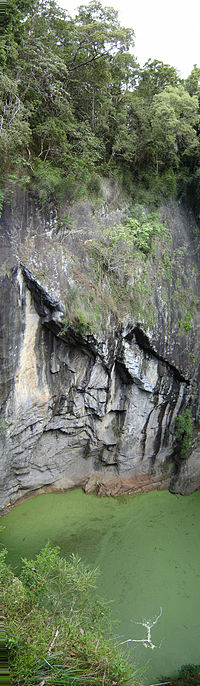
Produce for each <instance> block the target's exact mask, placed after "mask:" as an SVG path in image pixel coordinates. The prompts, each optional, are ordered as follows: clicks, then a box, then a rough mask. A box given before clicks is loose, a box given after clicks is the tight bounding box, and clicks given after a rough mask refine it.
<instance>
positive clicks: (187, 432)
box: [174, 408, 193, 454]
mask: <svg viewBox="0 0 200 686" xmlns="http://www.w3.org/2000/svg"><path fill="white" fill-rule="evenodd" d="M174 423H175V432H174V433H175V437H176V439H177V442H178V444H179V446H180V452H181V453H182V454H185V453H186V452H187V450H189V447H190V444H191V440H192V436H193V419H192V413H191V410H190V409H189V408H187V409H186V410H185V411H184V412H183V414H179V415H178V416H177V417H176V419H175V422H174Z"/></svg>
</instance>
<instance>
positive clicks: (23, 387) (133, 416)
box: [0, 196, 200, 511]
mask: <svg viewBox="0 0 200 686" xmlns="http://www.w3.org/2000/svg"><path fill="white" fill-rule="evenodd" d="M125 211H126V208H125V207H124V206H123V207H121V210H116V209H115V210H113V209H112V210H111V209H109V210H108V209H107V207H106V209H105V205H104V214H103V216H102V209H101V212H98V215H96V216H95V217H94V215H93V214H92V212H91V208H89V209H88V207H87V211H86V206H83V205H82V210H81V207H80V206H79V207H78V208H76V223H75V229H74V235H73V232H69V235H66V234H65V233H64V235H63V229H62V226H61V228H60V230H58V222H57V221H56V220H55V217H52V215H51V216H50V217H49V218H47V217H43V216H42V215H41V213H39V211H38V210H37V209H36V208H35V207H34V205H33V204H31V202H30V201H29V200H27V199H26V198H23V197H22V196H21V197H20V198H19V199H18V201H16V202H15V204H13V205H12V206H11V207H10V208H7V209H6V210H5V212H4V214H3V216H2V220H1V241H2V268H1V334H0V361H1V370H2V371H1V380H0V401H1V423H0V444H1V460H0V474H1V486H2V488H1V499H0V506H1V510H2V511H3V509H5V508H6V507H8V506H10V505H12V504H13V503H15V502H16V501H17V500H18V499H19V498H21V497H23V496H24V495H26V494H29V493H31V492H33V491H38V490H39V492H42V491H44V490H48V489H49V488H50V489H51V490H52V489H58V490H60V489H66V488H71V487H73V486H78V485H82V486H83V487H84V488H85V490H86V491H87V492H88V491H90V490H94V489H96V490H97V491H98V493H99V494H100V495H106V494H112V495H115V494H118V493H122V492H133V491H134V490H137V491H138V490H142V491H144V490H149V489H151V488H156V487H158V488H170V489H171V490H172V491H174V492H180V493H190V492H191V491H192V490H195V489H197V488H198V487H199V485H200V451H199V449H198V448H197V447H195V445H192V447H191V450H190V451H189V452H188V454H187V456H185V457H184V459H183V456H181V457H180V454H178V452H177V448H176V443H175V442H174V419H175V417H176V415H177V413H178V412H179V410H180V409H181V408H182V407H183V406H184V403H185V402H186V401H187V402H189V403H190V406H191V408H193V410H194V414H195V413H196V414H197V412H198V392H197V386H198V337H197V327H198V311H197V307H196V305H197V294H198V283H197V267H196V265H197V257H198V254H197V252H196V251H194V249H193V247H192V246H193V243H192V238H191V230H190V220H189V218H188V216H187V215H186V213H184V212H183V210H181V209H180V208H178V207H177V206H175V205H174V206H173V207H172V206H171V208H168V209H167V210H166V211H168V213H169V214H170V213H171V230H172V234H173V237H174V238H173V240H174V241H176V249H177V250H179V254H180V255H181V252H180V247H181V245H182V246H183V245H184V246H186V248H185V247H184V265H185V266H184V273H186V274H188V279H190V283H189V286H188V288H190V290H191V292H192V293H193V295H195V298H196V301H195V307H196V309H195V312H194V307H193V310H191V313H192V314H194V316H193V321H192V325H191V327H190V329H189V331H186V329H187V326H185V329H184V332H182V331H181V330H180V332H179V336H178V334H177V331H178V329H177V328H176V327H177V326H178V324H177V319H179V322H180V318H181V314H180V312H178V315H177V312H176V310H177V304H175V305H174V300H173V293H172V291H173V283H172V282H171V281H170V283H168V284H167V285H168V288H169V291H170V294H171V301H170V304H169V298H168V300H167V299H166V301H164V299H163V291H162V289H161V285H160V282H159V279H158V274H155V273H154V282H153V286H152V298H153V301H154V306H155V309H156V317H155V322H154V324H152V325H150V324H149V322H148V317H147V321H146V324H145V320H143V321H141V320H139V319H138V318H136V317H134V316H133V315H131V314H129V313H127V312H125V313H124V315H123V317H122V316H121V317H119V316H117V311H115V312H111V311H110V312H109V313H107V315H106V321H105V320H104V324H102V326H99V324H98V327H96V329H97V330H96V331H95V325H93V331H92V330H90V331H89V332H87V331H86V327H83V326H81V323H80V314H79V326H77V325H76V320H74V321H75V323H73V321H71V320H70V317H67V318H66V314H64V305H63V293H64V294H65V295H66V293H67V292H69V294H70V293H71V290H70V289H72V286H73V285H74V282H75V277H74V276H73V275H72V267H71V264H72V258H73V259H76V260H77V259H78V257H77V255H78V256H79V259H81V260H82V263H83V265H85V264H86V268H85V272H84V267H83V270H82V272H81V271H80V272H79V273H80V274H81V278H82V279H83V274H85V277H84V278H85V280H86V289H87V288H89V285H88V284H89V276H88V274H89V271H90V263H89V258H88V254H87V255H86V257H85V251H86V249H87V247H88V245H87V244H88V242H90V241H92V240H93V238H91V236H92V237H93V236H94V231H95V230H96V232H97V234H98V235H99V233H98V232H100V231H101V230H102V225H103V226H105V224H106V225H109V224H110V223H112V222H115V223H116V222H117V220H118V221H119V215H120V217H121V216H123V215H124V212H125ZM84 213H85V214H84ZM80 216H81V220H80ZM80 221H81V226H80ZM97 234H96V235H97ZM177 237H178V238H177ZM177 240H178V243H177ZM177 245H178V248H177ZM72 248H73V251H72ZM158 252H159V249H158ZM182 255H183V251H182ZM74 256H75V257H74ZM22 257H23V258H24V259H23V264H22ZM25 258H26V259H25ZM155 259H156V258H155V255H154V261H155ZM20 260H21V264H20ZM25 262H26V266H25V264H24V263H25ZM152 264H153V263H151V265H150V266H149V271H150V269H151V270H153V266H152ZM180 264H181V269H182V263H181V259H180ZM44 265H45V270H46V273H45V275H44V274H43V283H42V278H41V268H42V266H44ZM88 265H89V266H88ZM176 270H178V263H177V265H176ZM39 272H40V273H39ZM91 278H92V277H91V275H90V279H91ZM165 280H166V279H165ZM90 284H91V289H92V281H90ZM165 287H166V284H165ZM67 288H68V291H67ZM163 288H164V287H163ZM183 298H184V289H183ZM185 299H186V294H185ZM170 307H171V309H170ZM191 307H192V306H191ZM184 311H185V310H184ZM184 321H186V323H187V318H186V320H184ZM179 328H180V329H181V327H179Z"/></svg>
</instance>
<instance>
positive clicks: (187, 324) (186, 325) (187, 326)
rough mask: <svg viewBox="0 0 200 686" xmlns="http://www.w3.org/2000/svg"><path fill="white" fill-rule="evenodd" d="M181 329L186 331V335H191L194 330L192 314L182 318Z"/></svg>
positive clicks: (187, 313) (189, 313)
mask: <svg viewBox="0 0 200 686" xmlns="http://www.w3.org/2000/svg"><path fill="white" fill-rule="evenodd" d="M179 327H180V329H182V330H183V329H184V331H185V332H186V333H189V331H191V328H192V315H191V312H186V314H185V316H184V317H182V318H181V319H180V321H179Z"/></svg>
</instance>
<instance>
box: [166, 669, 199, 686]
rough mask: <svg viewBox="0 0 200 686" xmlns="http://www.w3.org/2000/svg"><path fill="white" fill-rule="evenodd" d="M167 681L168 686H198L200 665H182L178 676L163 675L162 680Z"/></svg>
mask: <svg viewBox="0 0 200 686" xmlns="http://www.w3.org/2000/svg"><path fill="white" fill-rule="evenodd" d="M167 680H168V681H169V684H170V686H199V684H200V665H183V666H182V667H181V669H180V670H179V673H178V676H175V677H173V678H172V677H171V678H170V677H163V678H162V681H163V682H165V681H167Z"/></svg>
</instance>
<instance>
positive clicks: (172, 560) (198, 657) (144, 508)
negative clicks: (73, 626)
mask: <svg viewBox="0 0 200 686" xmlns="http://www.w3.org/2000/svg"><path fill="white" fill-rule="evenodd" d="M199 515H200V493H194V494H193V495H191V496H188V497H181V496H176V495H171V494H170V493H168V492H167V491H165V492H159V491H153V492H151V493H148V494H144V495H129V496H119V497H118V498H98V497H96V496H95V495H94V494H91V495H85V494H84V493H83V492H82V491H81V490H74V491H68V492H67V493H63V494H49V495H43V496H38V497H37V498H32V499H30V500H27V501H25V502H24V503H23V504H21V505H18V506H17V507H15V508H14V509H13V510H12V511H11V512H10V513H9V514H8V515H6V516H5V517H2V518H1V525H2V526H3V527H4V529H3V531H2V533H1V540H2V543H3V544H4V545H5V546H6V547H7V548H8V549H9V556H8V558H9V562H10V563H12V566H15V569H16V570H17V569H18V567H19V564H20V558H21V557H33V556H34V555H35V554H36V553H37V552H38V551H39V550H40V549H41V547H42V546H43V545H44V544H45V543H46V542H47V541H48V540H49V541H50V543H51V545H59V546H60V548H61V552H62V554H63V555H66V556H68V555H69V554H70V553H72V552H74V553H78V554H79V555H80V557H81V558H82V560H83V561H84V562H85V563H86V564H89V565H90V566H91V567H96V566H99V567H100V569H101V575H100V577H99V582H98V590H99V593H100V594H101V595H102V596H103V597H104V598H105V599H106V600H108V601H112V603H111V608H112V616H113V618H114V619H118V620H119V623H118V625H117V627H116V643H121V642H123V641H125V640H127V639H130V638H132V639H138V640H141V639H145V638H147V629H146V628H145V627H144V626H142V624H140V622H142V621H143V620H149V619H150V618H151V619H154V618H155V617H156V616H158V615H159V614H160V608H162V614H161V616H160V618H159V619H158V621H157V623H156V624H154V625H153V627H152V629H151V640H152V643H153V644H154V645H155V646H156V647H155V648H154V649H153V650H152V649H151V648H149V647H148V646H147V647H145V645H144V644H143V643H128V644H127V645H128V646H129V652H130V655H131V659H132V660H133V662H134V663H135V664H136V666H138V668H140V667H142V669H143V670H145V673H144V674H143V675H142V681H143V683H145V684H151V683H156V682H158V681H160V680H161V677H162V676H166V675H167V676H169V675H172V674H174V673H175V672H177V671H178V669H179V667H180V666H181V665H182V664H189V663H190V664H198V663H200V651H199V633H200V602H199V589H200V545H199V529H200V517H199ZM138 622H139V623H138ZM125 646H126V644H125ZM125 649H126V647H124V650H125Z"/></svg>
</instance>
